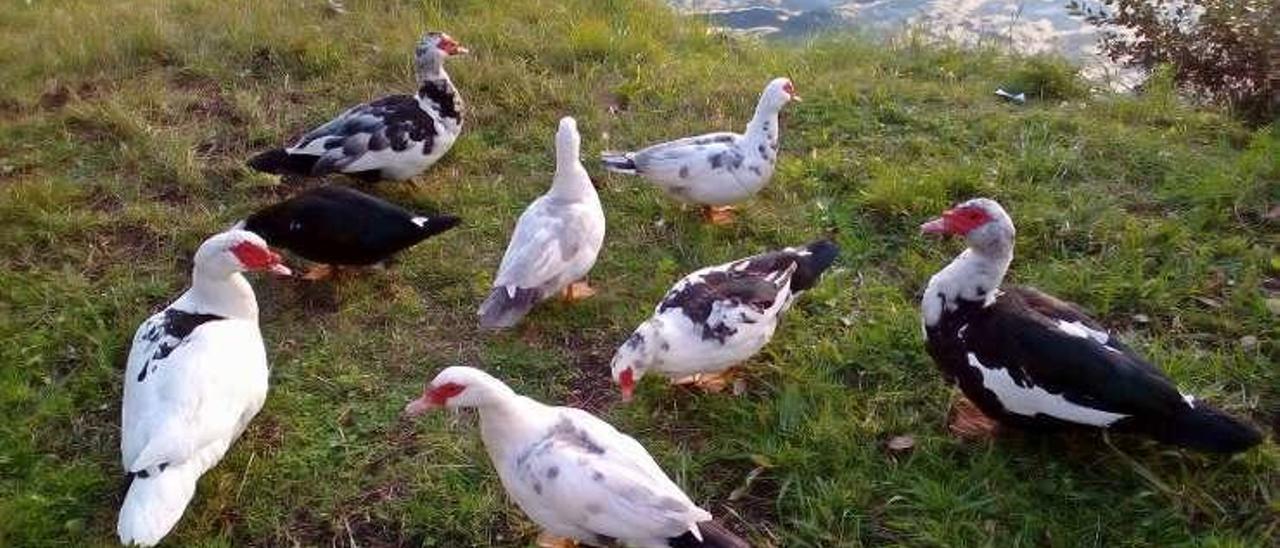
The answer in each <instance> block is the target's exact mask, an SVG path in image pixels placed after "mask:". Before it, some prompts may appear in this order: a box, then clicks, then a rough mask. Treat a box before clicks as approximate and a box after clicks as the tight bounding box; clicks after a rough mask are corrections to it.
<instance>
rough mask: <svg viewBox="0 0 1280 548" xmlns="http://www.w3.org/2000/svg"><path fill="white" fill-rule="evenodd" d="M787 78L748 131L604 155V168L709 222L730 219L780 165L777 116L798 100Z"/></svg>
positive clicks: (771, 89)
mask: <svg viewBox="0 0 1280 548" xmlns="http://www.w3.org/2000/svg"><path fill="white" fill-rule="evenodd" d="M799 100H800V96H798V95H796V91H795V87H794V86H793V85H792V84H791V80H789V79H787V78H775V79H774V80H773V81H771V82H769V85H768V86H766V87H765V88H764V93H763V94H761V95H760V102H759V103H758V104H757V105H756V112H755V116H753V117H752V118H751V122H749V123H748V124H747V131H746V133H743V134H737V133H728V132H721V133H708V134H706V135H699V136H697V137H686V138H684V139H678V140H675V141H669V142H666V143H659V144H656V145H652V146H650V147H648V148H645V149H642V150H639V151H636V152H605V153H603V154H602V156H601V159H602V160H603V162H604V167H605V169H607V170H609V171H612V172H614V173H625V174H631V175H639V176H641V177H643V178H645V179H646V180H648V181H650V182H652V183H653V184H655V185H658V186H659V187H660V188H662V189H663V190H664V191H666V192H667V193H668V194H670V195H671V196H672V197H674V198H676V199H677V200H680V201H682V202H687V203H693V204H699V205H702V206H703V214H704V216H705V217H706V219H707V220H708V221H710V222H712V223H716V224H723V223H727V222H730V221H731V220H732V218H733V217H732V211H733V208H732V207H731V206H730V205H729V204H734V203H737V202H741V201H743V200H746V199H747V198H750V197H751V196H754V195H755V194H756V193H757V192H759V191H760V189H761V188H764V185H765V183H768V182H769V178H770V177H772V176H773V168H774V165H775V164H776V163H777V161H778V129H779V128H778V112H779V111H780V110H782V107H784V106H786V104H787V103H789V102H791V101H799Z"/></svg>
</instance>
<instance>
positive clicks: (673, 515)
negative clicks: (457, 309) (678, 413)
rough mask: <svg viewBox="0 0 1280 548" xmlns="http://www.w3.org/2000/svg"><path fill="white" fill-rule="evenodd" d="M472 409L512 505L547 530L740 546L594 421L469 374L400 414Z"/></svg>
mask: <svg viewBox="0 0 1280 548" xmlns="http://www.w3.org/2000/svg"><path fill="white" fill-rule="evenodd" d="M440 408H449V409H458V408H474V409H476V410H477V411H479V414H480V438H481V439H482V440H483V441H484V446H485V450H486V451H488V453H489V458H490V460H491V461H492V462H493V467H494V468H495V469H496V470H497V472H498V479H500V480H501V481H502V486H503V487H505V488H506V491H507V494H508V495H509V496H510V497H511V499H512V500H513V501H515V503H516V505H517V506H519V507H520V509H521V510H523V511H524V513H525V515H527V516H529V518H530V519H532V520H533V521H534V522H536V523H537V524H538V525H540V526H541V527H542V528H543V529H544V534H543V536H542V537H540V539H539V544H540V545H544V546H546V545H552V546H554V545H557V544H558V543H556V542H553V541H552V537H561V538H565V539H569V540H572V541H576V542H582V543H587V544H592V545H608V544H611V543H613V542H618V543H621V544H623V545H625V546H637V547H645V548H647V547H666V546H707V547H712V546H716V547H725V548H728V547H735V548H737V547H741V546H748V545H747V544H746V543H745V541H743V540H742V539H740V538H738V537H736V536H734V535H733V533H731V532H729V531H728V530H727V529H725V528H724V527H723V526H722V525H719V524H718V523H716V522H714V521H711V520H712V518H711V514H710V513H709V512H707V511H706V510H703V509H702V508H699V507H698V506H697V505H696V504H694V503H693V501H691V500H689V496H688V495H686V494H685V493H684V491H682V490H681V489H680V487H678V486H677V485H676V484H675V483H674V482H672V481H671V479H670V478H669V477H667V475H666V474H665V473H663V471H662V468H660V467H659V466H658V463H657V462H655V461H654V460H653V457H652V456H650V455H649V452H648V451H646V450H645V448H644V446H642V445H640V443H639V442H637V441H636V440H635V439H633V438H632V437H631V436H628V435H626V434H623V433H622V432H619V431H618V430H616V429H615V428H614V427H613V426H610V425H609V423H606V422H604V421H602V420H600V419H599V418H596V417H595V416H594V415H592V414H591V413H588V412H586V411H583V410H581V409H575V408H572V407H552V406H549V405H545V404H543V403H540V402H538V401H535V400H533V399H531V398H528V397H525V396H521V395H518V394H516V393H515V391H513V390H512V389H511V388H510V387H508V386H507V385H506V384H503V383H502V381H499V380H498V379H495V378H494V377H492V376H490V375H489V374H488V373H485V372H483V371H480V370H478V369H474V368H471V367H449V368H446V369H444V370H443V371H441V372H440V373H439V374H437V375H436V377H435V379H433V380H432V381H431V383H430V384H428V385H427V387H426V389H425V390H424V391H423V394H422V397H420V398H418V399H416V400H413V401H412V402H410V403H409V404H408V405H407V406H405V414H406V415H408V416H415V415H418V414H421V413H424V412H426V411H428V410H431V409H440Z"/></svg>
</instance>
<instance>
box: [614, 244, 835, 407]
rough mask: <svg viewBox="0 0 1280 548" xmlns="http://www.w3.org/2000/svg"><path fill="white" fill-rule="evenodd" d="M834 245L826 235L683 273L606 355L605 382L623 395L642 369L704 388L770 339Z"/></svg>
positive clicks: (720, 382) (719, 384)
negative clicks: (610, 377) (610, 354)
mask: <svg viewBox="0 0 1280 548" xmlns="http://www.w3.org/2000/svg"><path fill="white" fill-rule="evenodd" d="M839 252H840V248H839V247H837V246H836V244H835V243H834V242H832V241H830V240H819V241H816V242H813V243H811V244H809V245H807V246H804V247H788V248H786V249H781V250H778V251H772V252H769V253H764V254H761V255H755V256H752V257H747V258H745V259H740V260H737V261H733V262H730V263H725V264H722V265H719V266H712V267H707V268H703V269H701V270H698V271H696V272H694V273H692V274H689V275H688V276H685V277H684V278H683V279H681V280H680V281H679V282H676V285H675V286H674V287H672V288H671V290H670V291H668V292H667V295H666V296H665V297H663V298H662V302H660V303H658V306H657V308H656V309H655V310H654V312H653V317H651V318H649V319H648V320H645V322H644V323H642V324H640V327H637V328H636V330H635V332H634V333H632V334H631V337H629V338H628V339H627V342H625V343H623V345H622V347H621V348H619V349H618V352H617V353H616V354H615V355H614V357H613V362H612V364H611V365H610V367H611V369H612V374H613V380H614V382H616V383H617V384H618V386H619V387H620V388H621V389H622V398H623V400H624V401H625V400H630V399H631V394H632V392H633V391H634V390H635V385H636V383H637V382H639V381H640V378H641V377H643V376H644V374H645V373H657V374H660V375H663V376H666V377H668V378H671V379H672V380H673V381H674V382H677V383H681V384H683V383H686V382H692V383H694V384H696V385H697V386H699V387H700V388H703V389H705V390H709V391H718V390H720V389H722V388H723V387H724V386H725V384H726V383H727V379H726V378H725V374H726V372H727V370H728V369H729V368H731V367H733V366H734V365H737V364H739V363H741V362H744V361H746V360H747V359H748V358H750V357H751V356H754V355H755V354H756V352H759V351H760V349H761V348H764V345H765V344H767V343H768V342H769V340H770V339H771V338H773V332H774V330H775V329H776V328H777V326H778V320H779V317H780V316H781V315H782V313H783V312H785V311H786V310H787V309H788V308H790V307H791V304H792V303H793V302H794V301H795V298H796V296H797V295H799V294H800V293H802V292H804V291H806V290H808V289H809V288H812V287H813V286H814V285H816V284H817V283H818V280H819V279H820V278H821V276H822V273H823V272H824V271H826V269H827V268H829V267H830V266H831V263H832V262H834V261H835V258H836V255H837V254H839Z"/></svg>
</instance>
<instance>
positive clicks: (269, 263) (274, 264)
mask: <svg viewBox="0 0 1280 548" xmlns="http://www.w3.org/2000/svg"><path fill="white" fill-rule="evenodd" d="M195 263H196V268H198V269H201V270H203V271H205V272H210V273H216V274H223V275H231V274H232V273H235V272H256V271H265V272H271V273H273V274H278V275H281V276H289V275H292V274H293V271H292V270H289V267H287V266H285V265H284V263H282V262H281V260H280V254H279V253H276V252H275V251H272V250H271V248H270V247H269V246H267V242H266V240H263V239H262V237H261V236H258V235H257V234H254V233H252V232H249V231H247V230H240V229H237V228H232V229H231V230H228V231H226V232H222V233H220V234H215V235H213V236H211V237H210V238H209V239H207V240H205V241H204V243H202V244H200V249H198V250H196V257H195Z"/></svg>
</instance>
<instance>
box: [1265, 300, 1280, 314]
mask: <svg viewBox="0 0 1280 548" xmlns="http://www.w3.org/2000/svg"><path fill="white" fill-rule="evenodd" d="M1267 310H1270V311H1271V313H1272V314H1275V315H1277V316H1280V299H1267Z"/></svg>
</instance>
